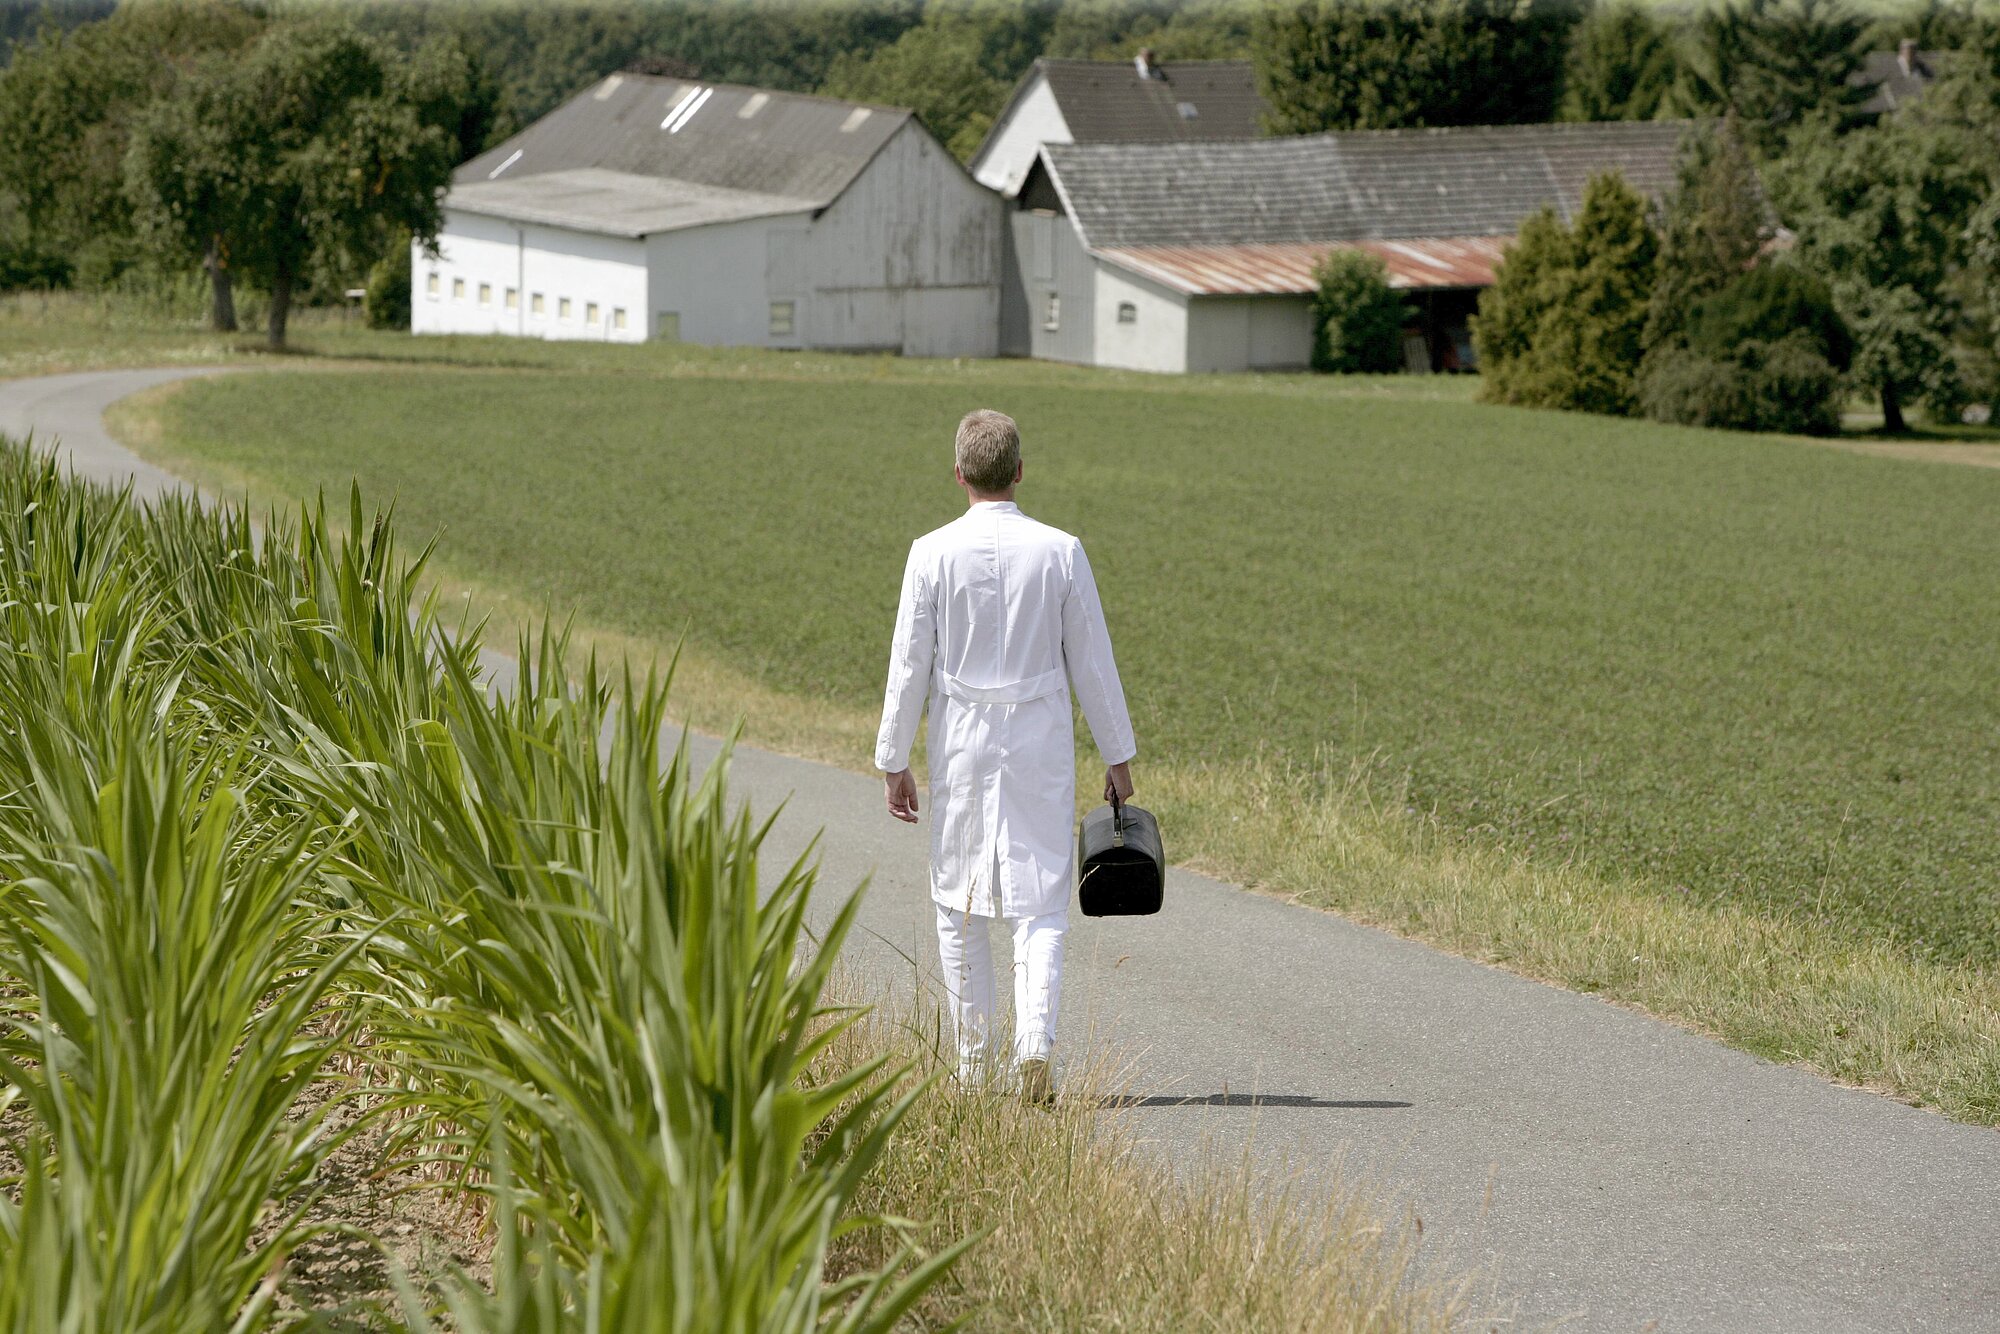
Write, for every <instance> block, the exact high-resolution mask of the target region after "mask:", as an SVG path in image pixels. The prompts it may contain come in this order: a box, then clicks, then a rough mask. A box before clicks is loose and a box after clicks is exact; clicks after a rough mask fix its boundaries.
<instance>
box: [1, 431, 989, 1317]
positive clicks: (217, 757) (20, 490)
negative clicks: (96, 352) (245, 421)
mask: <svg viewBox="0 0 2000 1334" xmlns="http://www.w3.org/2000/svg"><path fill="white" fill-rule="evenodd" d="M427 554H428V552H423V553H419V554H418V555H417V556H416V558H414V559H407V560H406V559H404V558H402V557H400V556H399V555H398V554H397V550H396V545H395V540H394V533H393V525H392V524H391V523H390V521H389V520H388V518H387V516H382V517H378V518H376V519H375V520H373V521H372V522H364V516H363V510H362V506H361V501H360V497H359V495H358V494H355V495H352V496H351V497H350V501H349V507H348V514H347V525H346V531H345V532H344V533H343V532H340V531H338V530H337V528H336V526H335V525H334V524H333V523H331V522H330V521H329V519H328V516H327V514H326V511H325V509H324V507H323V506H312V507H308V508H304V509H302V510H301V511H300V512H299V513H298V515H297V516H296V518H295V519H291V520H284V519H280V518H278V517H276V516H273V517H272V518H271V519H270V520H269V521H267V522H266V523H265V524H263V525H262V526H261V528H257V527H253V525H252V524H251V522H250V519H249V516H248V514H247V513H246V512H245V511H244V510H243V509H242V508H240V507H227V506H225V507H222V508H220V509H213V510H211V509H205V508H203V507H201V506H199V505H196V504H194V503H192V502H190V501H186V500H170V501H166V502H162V503H160V504H158V505H155V506H152V507H149V508H148V509H146V510H144V511H136V512H135V511H134V510H133V509H132V508H131V507H130V506H129V505H128V504H126V502H125V498H124V497H122V496H119V495H116V494H113V493H110V492H106V491H103V490H101V489H97V488H91V487H85V486H81V485H78V484H77V483H75V482H73V481H71V480H69V479H65V478H60V477H58V476H57V475H56V474H55V473H54V471H53V470H52V469H50V468H49V467H48V466H47V465H44V464H41V463H37V462H33V461H30V460H28V459H27V458H25V457H24V456H22V455H20V454H15V455H13V456H12V457H9V458H6V459H4V460H0V592H4V593H5V595H6V596H5V598H4V599H0V601H4V605H0V631H10V632H12V638H11V639H10V641H9V643H8V645H7V646H5V647H4V648H0V711H4V714H5V716H7V717H10V718H15V719H33V720H35V721H34V723H33V725H28V724H22V725H19V726H15V727H13V728H11V729H9V730H8V731H7V732H6V735H5V736H4V737H0V790H4V795H0V859H4V862H5V867H6V872H7V876H8V883H7V887H6V889H5V890H4V891H0V927H4V933H0V939H4V942H5V948H4V949H0V996H4V997H6V998H7V999H5V1000H3V1001H0V1003H4V1004H5V1005H7V1006H8V1007H9V1010H8V1015H7V1017H8V1020H9V1022H10V1023H11V1025H12V1034H13V1036H12V1037H11V1038H9V1039H8V1040H7V1043H6V1045H5V1047H4V1049H3V1050H0V1055H3V1056H4V1058H5V1060H6V1062H7V1064H6V1066H5V1070H6V1078H7V1079H8V1081H9V1083H10V1086H11V1088H12V1090H13V1092H12V1093H11V1094H10V1095H9V1096H19V1097H21V1098H22V1099H24V1101H25V1102H26V1104H27V1106H28V1110H29V1112H30V1114H31V1116H30V1119H31V1121H32V1123H33V1132H32V1135H31V1138H30V1141H29V1142H27V1143H24V1144H23V1145H22V1146H21V1148H22V1154H23V1158H24V1161H25V1163H26V1169H25V1170H24V1172H23V1174H22V1176H21V1179H20V1181H19V1183H18V1196H19V1200H18V1203H10V1204H7V1205H6V1206H5V1208H4V1209H0V1326H6V1325H8V1324H9V1322H10V1320H11V1321H14V1322H16V1323H22V1322H24V1323H25V1325H26V1327H29V1328H35V1327H38V1325H39V1323H41V1322H44V1321H45V1320H46V1319H52V1318H54V1317H53V1315H52V1314H51V1313H55V1312H64V1311H66V1312H68V1313H70V1314H69V1316H68V1318H69V1319H71V1320H73V1321H80V1322H81V1323H76V1324H74V1325H73V1327H74V1328H77V1329H83V1330H89V1329H112V1328H120V1329H123V1328H130V1329H144V1330H152V1329H159V1330H163V1331H164V1330H178V1329H183V1328H190V1329H191V1328H215V1329H221V1328H229V1327H232V1326H233V1327H238V1328H245V1329H248V1328H253V1327H256V1326H257V1325H259V1324H261V1323H264V1322H266V1321H268V1320H269V1319H270V1318H271V1304H270V1303H271V1298H272V1294H273V1292H274V1290H275V1287H276V1276H277V1273H278V1269H279V1266H280V1265H281V1262H282V1256H283V1253H284V1250H285V1248H286V1247H287V1246H289V1245H291V1244H292V1243H293V1242H295V1241H296V1240H297V1239H298V1237H299V1235H300V1233H301V1229H302V1228H303V1226H304V1225H303V1223H302V1222H301V1215H300V1213H299V1210H300V1208H301V1207H302V1204H303V1202H304V1201H305V1200H306V1199H307V1198H308V1197H309V1180H310V1175H311V1170H312V1167H313V1165H314V1163H315V1161H316V1159H317V1155H318V1154H319V1152H320V1151H321V1148H322V1147H323V1146H320V1145H319V1144H318V1143H317V1142H316V1140H315V1138H314V1137H315V1133H316V1129H317V1120H316V1117H315V1115H314V1114H311V1113H306V1112H303V1111H302V1109H301V1107H300V1104H299V1095H300V1093H301V1092H302V1090H303V1089H304V1087H305V1086H306V1085H307V1084H308V1083H309V1082H310V1081H311V1079H312V1078H313V1077H314V1074H315V1072H316V1071H317V1070H318V1069H319V1068H320V1066H321V1065H322V1064H323V1062H324V1061H325V1059H326V1058H327V1056H328V1055H329V1054H330V1053H331V1052H332V1051H333V1050H334V1049H335V1047H336V1046H337V1044H338V1038H337V1036H336V1034H337V1032H338V1030H339V1028H340V1025H342V1024H354V1025H358V1026H360V1027H361V1028H362V1029H363V1030H364V1031H365V1033H366V1047H365V1052H366V1055H367V1059H368V1060H369V1061H371V1062H372V1068H373V1069H374V1070H375V1071H377V1072H378V1074H379V1075H380V1077H381V1085H382V1087H381V1088H380V1089H378V1090H377V1092H378V1093H379V1094H380V1095H381V1102H380V1111H379V1113H378V1114H379V1115H381V1116H383V1117H385V1118H392V1119H393V1125H394V1130H393V1134H392V1138H391V1145H392V1149H391V1152H392V1153H393V1154H394V1155H395V1156H397V1157H398V1158H399V1159H401V1160H403V1161H404V1162H405V1163H417V1164H420V1165H426V1166H428V1167H430V1168H431V1169H432V1170H433V1171H434V1173H435V1175H436V1176H437V1177H438V1179H439V1180H440V1181H441V1182H442V1183H443V1185H444V1186H445V1187H447V1188H450V1189H454V1190H462V1191H472V1192H480V1193H485V1194H487V1195H489V1196H490V1197H492V1198H493V1200H494V1204H495V1209H496V1212H497V1216H498V1218H499V1220H500V1223H501V1229H500V1230H501V1234H502V1236H501V1242H502V1246H501V1251H500V1263H499V1264H498V1266H497V1267H496V1271H495V1279H494V1283H495V1288H494V1291H493V1292H492V1293H491V1294H482V1293H480V1292H476V1291H474V1290H473V1289H471V1288H464V1287H461V1288H460V1289H458V1290H457V1291H456V1295H455V1296H454V1298H453V1305H454V1310H455V1311H456V1312H457V1314H456V1317H455V1318H456V1320H457V1323H458V1325H459V1326H460V1327H461V1328H465V1329H480V1328H500V1327H503V1326H504V1327H507V1328H530V1327H542V1328H561V1329H565V1330H590V1331H605V1332H607V1334H608V1332H609V1331H614V1330H617V1331H622V1330H636V1329H641V1328H643V1329H648V1330H651V1329H661V1330H691V1331H692V1330H700V1331H734V1330H742V1331H751V1330H757V1331H766V1330H770V1331H776V1330H808V1329H828V1330H838V1331H842V1332H843V1334H846V1332H849V1331H851V1332H852V1334H862V1332H863V1331H872V1330H886V1329H888V1328H889V1327H891V1326H892V1325H893V1324H894V1323H895V1321H896V1320H898V1319H899V1318H900V1317H901V1315H902V1314H903V1313H904V1312H905V1311H907V1310H908V1308H909V1305H910V1303H911V1302H913V1301H914V1300H915V1299H916V1298H917V1297H918V1296H919V1295H921V1293H922V1292H923V1291H924V1290H925V1289H926V1288H928V1287H929V1286H930V1285H932V1284H933V1283H935V1282H936V1281H937V1279H938V1278H939V1277H940V1276H941V1275H942V1274H943V1273H944V1272H945V1270H946V1269H947V1268H948V1267H949V1266H950V1264H951V1263H952V1262H953V1261H954V1260H955V1259H956V1257H957V1256H958V1255H959V1254H960V1253H961V1252H962V1250H963V1246H962V1245H960V1246H953V1247H948V1248H946V1249H944V1250H942V1251H940V1252H939V1253H937V1254H935V1255H932V1256H929V1257H920V1256H917V1255H915V1254H913V1253H912V1252H910V1251H908V1250H904V1251H902V1252H900V1253H898V1254H897V1255H896V1256H894V1258H893V1259H892V1261H891V1263H890V1264H889V1265H887V1266H886V1267H885V1269H884V1270H883V1271H881V1272H879V1273H875V1274H867V1275H861V1276H858V1277H856V1278H853V1279H851V1280H849V1281H846V1282H844V1283H841V1284H836V1285H827V1284H825V1283H824V1282H823V1281H822V1269H823V1265H824V1260H825V1256H826V1253H827V1250H828V1247H829V1246H830V1245H831V1244H832V1243H833V1242H834V1240H835V1239H836V1238H838V1237H839V1236H840V1235H842V1234H843V1233H844V1232H845V1231H847V1230H850V1229H853V1228H856V1227H865V1226H870V1225H874V1224H875V1223H877V1222H878V1221H879V1220H871V1219H866V1218H860V1217H856V1216H854V1215H853V1211H852V1209H851V1204H852V1201H853V1200H854V1199H855V1197H856V1195H857V1193H858V1191H859V1188H860V1184H861V1182H862V1180H863V1179H864V1178H865V1176H866V1175H867V1173H868V1172H869V1171H870V1169H871V1168H872V1167H873V1166H874V1164H875V1163H876V1161H877V1160H878V1158H879V1156H880V1155H881V1153H882V1152H883V1149H884V1148H885V1146H886V1144H887V1142H888V1139H889V1136H890V1135H891V1134H893V1133H894V1131H895V1129H896V1126H897V1125H898V1123H899V1122H900V1121H901V1119H902V1118H903V1116H904V1115H905V1113H906V1112H907V1111H908V1110H909V1108H910V1106H911V1105H912V1104H913V1102H914V1100H915V1099H917V1098H918V1097H921V1096H922V1095H923V1088H922V1086H921V1085H917V1086H913V1087H910V1088H909V1091H908V1092H906V1093H904V1094H902V1095H901V1096H897V1095H896V1093H895V1090H896V1089H897V1088H898V1080H899V1078H900V1076H901V1075H902V1074H903V1073H904V1072H902V1071H900V1070H895V1069H891V1068H890V1067H889V1066H888V1064H887V1062H886V1061H877V1062H874V1063H872V1064H866V1065H863V1066H861V1067H860V1068H857V1069H852V1070H849V1071H847V1072H845V1073H844V1074H842V1075H840V1076H838V1077H837V1078H834V1079H832V1080H831V1081H830V1082H819V1083H816V1082H814V1081H813V1080H812V1079H811V1078H809V1077H808V1071H809V1067H811V1065H812V1063H813V1061H814V1059H815V1057H817V1056H819V1055H820V1054H821V1053H822V1052H824V1051H825V1050H826V1048H827V1046H828V1044H830V1043H832V1042H833V1041H834V1040H835V1039H836V1038H837V1037H838V1035H839V1033H840V1032H841V1031H842V1029H843V1028H844V1026H845V1025H847V1024H849V1023H851V1022H852V1021H853V1019H854V1017H855V1016H854V1015H853V1014H851V1013H847V1012H843V1011H837V1010H833V1009H830V1008H828V1007H827V1006H826V1005H825V1004H824V1003H823V1002H822V1000H821V996H822V993H823V991H824V989H825V984H826V979H827V973H828V970H829V969H830V968H831V966H832V962H833V959H834V956H835V954H836V952H837V950H838V948H839V945H840V942H841V940H842V939H843V938H844V936H845V934H846V932H847V931H848V929H849V927H850V925H851V923H852V921H853V915H854V911H855V902H854V901H852V900H850V901H849V902H848V903H847V904H846V905H844V906H843V907H842V908H841V909H840V910H839V911H838V912H837V913H835V915H834V917H833V921H832V922H831V924H830V926H829V927H828V929H827V930H826V932H825V934H824V935H823V937H822V938H821V939H820V940H818V941H814V940H813V939H812V938H811V936H810V935H809V933H808V930H807V926H806V911H807V906H808V903H809V900H810V895H811V893H812V891H813V883H814V878H813V875H812V872H811V869H810V867H809V866H808V865H807V864H805V863H803V862H801V863H798V864H794V865H791V866H789V867H785V868H782V869H781V870H780V871H779V872H778V873H777V874H775V875H774V876H772V877H771V878H770V880H771V882H770V883H769V884H764V885H761V886H760V881H759V856H758V854H759V849H760V847H761V845H762V842H763V839H764V835H765V832H766V829H767V828H768V826H760V825H758V824H756V823H755V822H754V821H752V820H751V818H750V817H749V816H748V815H747V814H746V813H744V812H742V811H740V810H737V809H735V808H733V807H732V805H731V803H730V801H729V799H728V793H727V788H726V784H725V781H724V774H725V766H726V761H725V762H724V763H721V764H718V765H717V766H716V767H715V768H714V769H712V770H711V771H710V772H708V773H707V774H705V775H701V776H697V775H695V774H694V773H692V772H691V770H690V767H689V764H688V762H687V759H686V754H685V750H684V748H683V749H679V750H676V751H675V752H674V753H673V754H672V755H671V757H669V758H668V759H667V760H666V762H665V763H664V765H663V764H662V756H661V748H660V736H661V731H662V726H663V723H664V720H665V709H666V699H667V687H666V684H665V683H664V682H660V681H655V680H651V679H648V680H646V681H644V682H636V681H634V680H633V679H631V678H630V676H629V675H627V676H624V677H622V678H621V679H620V680H619V681H618V688H616V689H614V688H613V687H612V685H611V684H610V683H609V682H608V681H607V679H605V678H604V677H603V676H602V675H601V674H600V673H599V671H598V669H597V667H596V664H595V663H594V662H592V663H590V664H588V665H587V666H586V667H585V668H584V669H583V670H582V672H581V673H579V674H576V675H574V676H573V675H572V674H571V673H570V671H569V670H568V665H567V653H566V643H565V636H564V635H563V634H562V633H560V632H557V631H553V630H549V629H546V628H545V629H544V630H543V631H542V632H541V633H540V634H538V635H536V636H534V637H532V638H529V639H526V640H524V641H523V644H522V649H521V658H522V664H523V670H522V673H521V679H520V682H519V684H518V686H517V687H516V688H515V689H514V690H513V691H512V692H511V693H509V694H508V695H506V696H505V697H504V698H503V697H498V696H496V695H494V694H493V693H492V692H490V691H489V690H488V688H487V683H486V682H485V680H484V679H483V678H482V677H481V675H480V673H479V671H478V669H477V663H478V661H479V652H480V649H479V640H480V635H479V630H478V627H477V626H472V625H465V624H460V625H457V626H450V627H448V626H446V625H445V624H444V623H443V620H442V617H441V616H440V614H439V611H438V608H437V607H436V605H435V603H433V602H430V601H426V600H423V599H422V598H421V597H420V590H421V586H422V579H423V569H424V563H425V558H426V556H427ZM330 997H337V998H338V1004H339V1014H340V1017H339V1019H338V1020H337V1021H330V1020H329V1019H328V1017H327V1016H325V1015H324V1014H319V1015H318V1018H319V1022H320V1025H321V1026H320V1027H309V1026H308V1020H309V1019H312V1018H314V1017H315V1015H316V1013H317V1007H320V1006H321V1005H322V1002H323V1001H324V1000H326V999H327V998H330ZM203 1099H212V1100H215V1103H216V1105H214V1106H211V1105H209V1104H208V1103H206V1102H204V1101H203ZM496 1106H497V1107H498V1109H499V1111H498V1113H497V1114H496V1113H495V1112H494V1108H495V1107H496ZM468 1127H479V1129H478V1131H477V1133H473V1132H471V1131H469V1130H468ZM232 1146H233V1147H232ZM232 1155H233V1156H232ZM517 1165H518V1171H517V1170H516V1167H517ZM496 1183H499V1184H496ZM162 1210H164V1211H165V1212H164V1213H162V1212H161V1211H162ZM260 1218H261V1219H263V1225H264V1229H265V1230H264V1231H261V1232H256V1234H255V1238H256V1239H255V1240H254V1242H253V1239H252V1234H251V1232H249V1231H246V1229H248V1228H252V1227H253V1226H254V1225H255V1224H257V1222H258V1220H259V1219H260ZM517 1230H518V1231H519V1232H520V1233H521V1234H522V1235H519V1236H517V1235H516V1232H517ZM509 1257H512V1258H511V1259H509ZM9 1302H12V1303H14V1304H13V1305H11V1306H9V1305H7V1303H9ZM509 1312H511V1313H512V1314H508V1313H509ZM537 1312H539V1313H540V1314H539V1315H536V1314H535V1313H537ZM24 1313H25V1314H24ZM424 1319H426V1320H427V1319H428V1316H425V1317H424ZM523 1321H531V1322H532V1321H540V1322H541V1323H540V1324H538V1325H537V1324H533V1323H522V1322H523ZM496 1322H497V1323H496ZM420 1323H421V1322H420Z"/></svg>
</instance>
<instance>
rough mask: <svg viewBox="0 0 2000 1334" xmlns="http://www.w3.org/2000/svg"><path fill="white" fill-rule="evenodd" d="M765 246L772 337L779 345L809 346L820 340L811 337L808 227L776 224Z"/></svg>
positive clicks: (765, 283) (766, 291)
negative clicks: (807, 296) (807, 297)
mask: <svg viewBox="0 0 2000 1334" xmlns="http://www.w3.org/2000/svg"><path fill="white" fill-rule="evenodd" d="M765 246H766V249H765V254H764V292H765V297H766V299H767V300H768V301H769V302H770V309H769V311H768V312H767V318H768V320H769V325H768V328H767V333H768V336H769V340H770V342H772V343H773V344H775V345H777V346H779V347H805V346H808V345H809V344H811V343H813V342H815V341H818V340H815V339H813V338H811V337H809V336H808V332H807V329H808V326H807V323H806V319H807V315H808V312H807V310H806V292H807V287H808V279H807V274H806V229H805V228H803V227H774V228H772V229H771V230H770V231H769V232H768V233H766V240H765ZM787 313H789V316H790V318H789V319H787V318H786V316H787Z"/></svg>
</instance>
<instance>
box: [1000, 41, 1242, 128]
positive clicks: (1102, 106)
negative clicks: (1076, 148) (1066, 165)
mask: <svg viewBox="0 0 2000 1334" xmlns="http://www.w3.org/2000/svg"><path fill="white" fill-rule="evenodd" d="M1035 68H1036V69H1038V70H1040V71H1041V72H1042V73H1043V74H1044V75H1045V76H1046V77H1047V78H1048V81H1049V90H1050V91H1051V92H1053V93H1054V94H1055V97H1056V105H1057V106H1059V107H1061V108H1062V114H1063V122H1064V123H1065V124H1067V125H1068V126H1069V132H1070V137H1071V138H1072V139H1074V140H1076V142H1078V143H1080V144H1109V143H1141V142H1172V141H1176V140H1185V139H1248V138H1251V137H1253V136H1255V135H1258V134H1261V133H1263V126H1262V125H1260V124H1259V123H1258V117H1259V116H1261V115H1262V114H1263V111H1264V99H1263V97H1261V96H1260V95H1259V94H1258V92H1257V75H1256V72H1255V70H1254V69H1253V68H1252V66H1251V64H1250V62H1249V61H1247V60H1187V61H1177V62H1175V63H1173V64H1160V65H1155V66H1154V69H1155V71H1156V72H1157V75H1158V77H1156V78H1151V79H1142V78H1140V77H1139V71H1138V68H1137V67H1136V66H1135V65H1134V64H1133V63H1132V62H1131V61H1129V60H1038V61H1036V62H1035ZM1029 77H1030V78H1033V73H1032V72H1030V75H1029ZM1183 104H1185V105H1186V106H1189V107H1192V108H1193V109H1194V113H1195V114H1194V115H1192V116H1189V115H1186V114H1184V113H1183V112H1182V110H1181V107H1182V106H1183ZM996 123H997V122H996Z"/></svg>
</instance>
